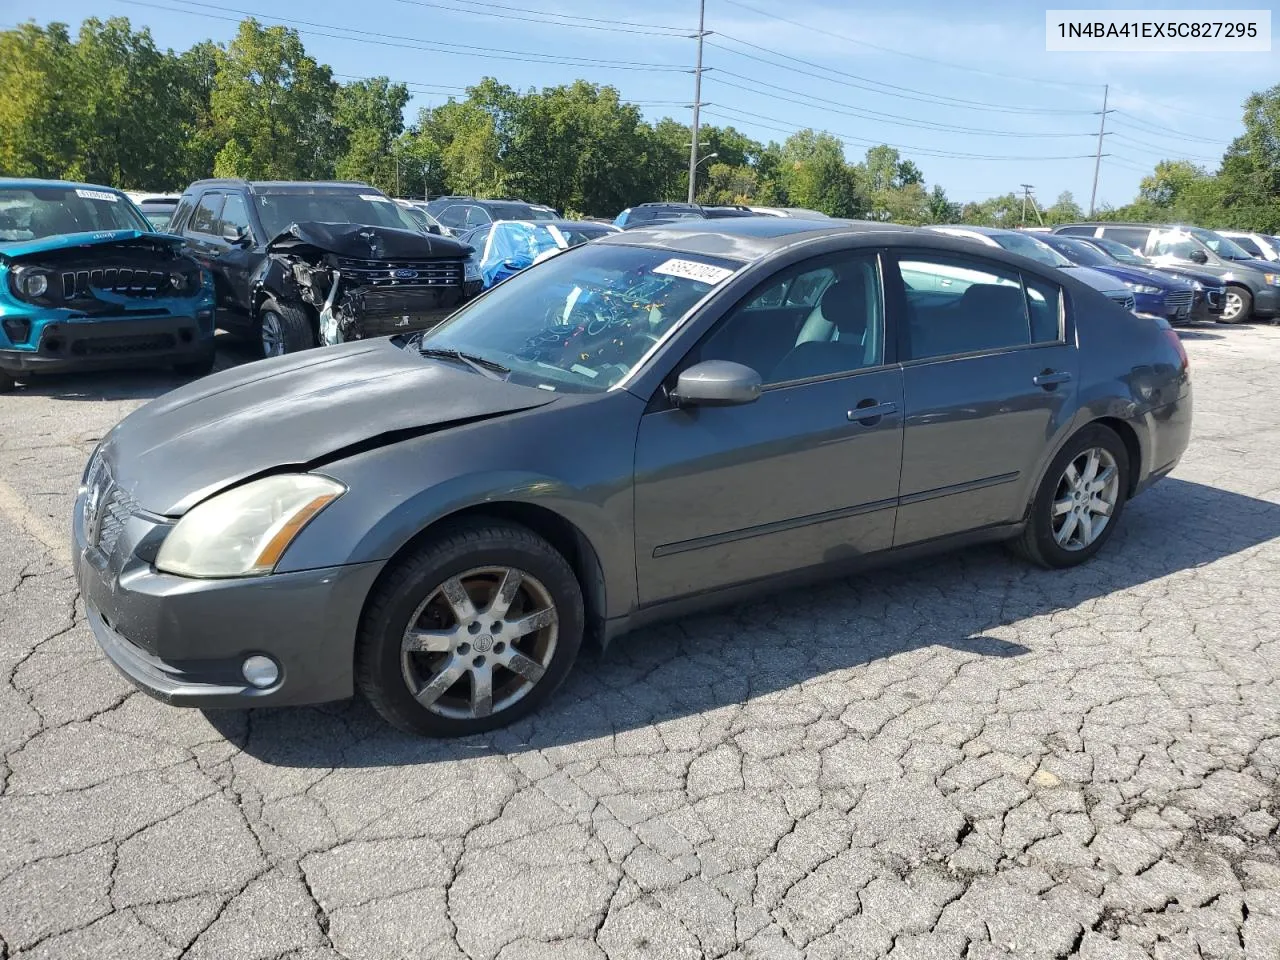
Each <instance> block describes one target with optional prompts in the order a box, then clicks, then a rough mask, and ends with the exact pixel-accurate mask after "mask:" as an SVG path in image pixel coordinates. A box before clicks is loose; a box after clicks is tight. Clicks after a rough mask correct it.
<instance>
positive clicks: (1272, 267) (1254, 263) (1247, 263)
mask: <svg viewBox="0 0 1280 960" xmlns="http://www.w3.org/2000/svg"><path fill="white" fill-rule="evenodd" d="M1226 262H1227V263H1228V264H1229V265H1230V266H1231V267H1232V268H1234V269H1239V268H1240V267H1248V268H1249V269H1250V270H1257V271H1258V272H1259V273H1280V264H1278V263H1275V262H1273V261H1271V260H1228V261H1226Z"/></svg>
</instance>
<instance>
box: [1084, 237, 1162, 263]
mask: <svg viewBox="0 0 1280 960" xmlns="http://www.w3.org/2000/svg"><path fill="white" fill-rule="evenodd" d="M1089 244H1090V245H1091V246H1095V247H1101V248H1102V249H1103V250H1105V251H1107V253H1109V254H1111V257H1112V259H1114V260H1119V261H1120V262H1121V263H1127V264H1129V265H1131V266H1135V267H1145V266H1147V265H1148V264H1150V263H1151V261H1150V260H1148V259H1147V258H1146V257H1144V256H1143V255H1142V254H1140V253H1139V252H1138V251H1137V250H1134V249H1133V248H1132V247H1126V246H1125V245H1124V244H1123V243H1121V242H1120V241H1119V240H1107V239H1105V238H1098V239H1096V240H1090V241H1089Z"/></svg>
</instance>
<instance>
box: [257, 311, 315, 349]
mask: <svg viewBox="0 0 1280 960" xmlns="http://www.w3.org/2000/svg"><path fill="white" fill-rule="evenodd" d="M257 328H258V345H259V347H260V348H261V350H262V356H263V357H266V358H270V357H282V356H284V355H285V354H286V353H297V352H298V351H299V350H309V349H310V348H311V347H314V346H315V345H316V332H315V328H314V327H313V326H312V324H311V317H310V316H309V315H308V314H307V311H306V310H304V309H303V308H302V307H299V306H296V305H294V304H291V303H281V302H279V301H278V300H275V299H267V300H265V301H263V304H262V306H261V307H260V308H259V310H258V323H257Z"/></svg>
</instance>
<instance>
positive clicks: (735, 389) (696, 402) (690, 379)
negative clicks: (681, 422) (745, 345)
mask: <svg viewBox="0 0 1280 960" xmlns="http://www.w3.org/2000/svg"><path fill="white" fill-rule="evenodd" d="M760 386H761V381H760V374H758V373H756V371H754V370H752V369H751V368H750V367H747V366H743V365H742V364H740V363H734V362H733V361H731V360H704V361H703V362H702V363H695V364H694V365H693V366H692V367H690V368H689V369H688V370H686V371H684V372H683V373H682V374H680V376H679V378H678V379H677V380H676V389H675V391H674V392H673V393H672V394H671V399H672V401H674V402H675V404H676V406H680V407H695V406H708V407H728V406H734V405H737V404H741V403H753V402H755V401H756V400H759V399H760Z"/></svg>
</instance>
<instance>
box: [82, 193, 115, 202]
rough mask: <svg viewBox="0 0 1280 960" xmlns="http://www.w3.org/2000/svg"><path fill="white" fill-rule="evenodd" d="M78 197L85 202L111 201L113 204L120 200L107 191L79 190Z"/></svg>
mask: <svg viewBox="0 0 1280 960" xmlns="http://www.w3.org/2000/svg"><path fill="white" fill-rule="evenodd" d="M76 196H77V197H82V198H84V199H85V200H109V201H110V202H111V203H115V202H116V201H117V200H119V199H120V198H119V197H117V196H116V195H115V194H114V193H110V192H108V191H106V190H77V191H76Z"/></svg>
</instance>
